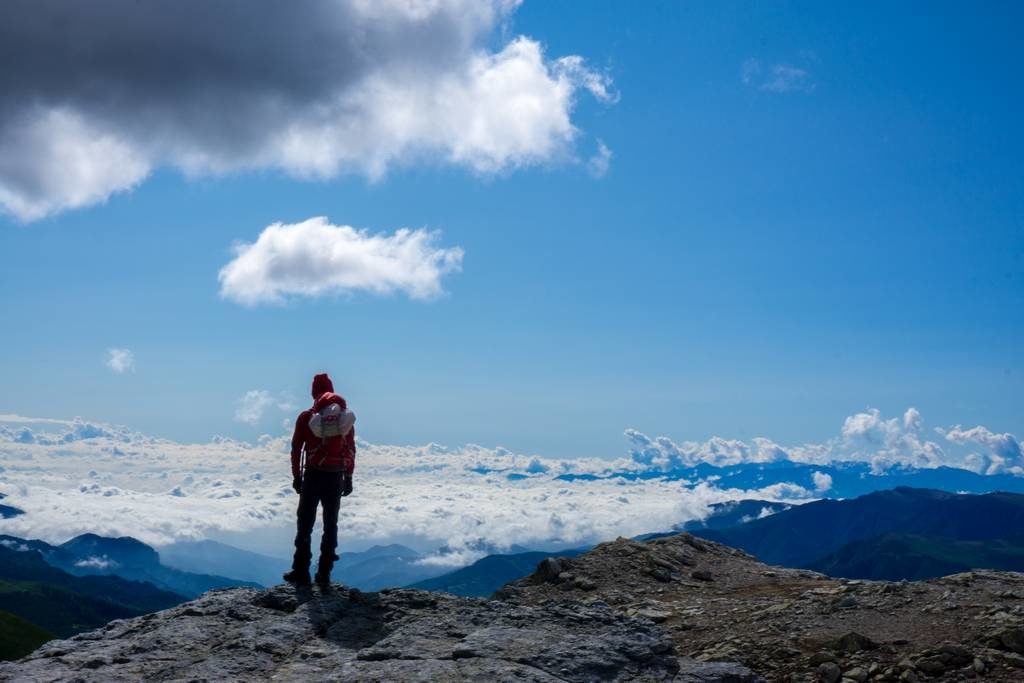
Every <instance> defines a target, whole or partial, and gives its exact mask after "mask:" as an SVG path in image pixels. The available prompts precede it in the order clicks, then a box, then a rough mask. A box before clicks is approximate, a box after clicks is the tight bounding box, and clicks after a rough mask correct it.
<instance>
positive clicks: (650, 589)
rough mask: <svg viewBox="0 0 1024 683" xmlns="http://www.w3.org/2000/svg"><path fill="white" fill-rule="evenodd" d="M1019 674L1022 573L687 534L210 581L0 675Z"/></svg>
mask: <svg viewBox="0 0 1024 683" xmlns="http://www.w3.org/2000/svg"><path fill="white" fill-rule="evenodd" d="M143 678H145V679H150V680H253V679H263V678H276V679H278V680H300V679H301V680H328V679H329V680H351V681H438V680H441V681H443V680H479V681H506V680H508V681H604V680H637V681H681V682H684V683H697V682H700V681H721V682H723V683H753V682H754V681H761V680H769V681H808V682H824V683H863V682H864V681H903V682H913V681H933V680H934V681H956V680H968V679H981V680H993V681H1021V680H1024V575H1022V574H1015V573H1008V572H970V573H964V574H957V575H954V576H949V577H945V578H942V579H936V580H931V581H924V582H916V583H905V582H902V583H889V582H867V581H843V580H837V579H830V578H828V577H825V576H823V575H821V574H817V573H814V572H809V571H803V570H793V569H783V568H778V567H769V566H767V565H764V564H762V563H760V562H757V561H756V560H754V559H753V558H752V557H750V556H749V555H746V554H745V553H743V552H741V551H738V550H734V549H732V548H729V547H726V546H722V545H718V544H716V543H712V542H709V541H705V540H701V539H698V538H695V537H693V536H691V535H689V534H680V535H676V536H669V537H665V538H659V539H655V540H651V541H647V542H637V541H633V540H628V539H618V540H616V541H613V542H609V543H604V544H601V545H599V546H597V547H596V548H595V549H593V550H592V551H590V552H589V553H586V554H584V555H581V556H579V557H575V558H571V559H569V558H548V559H546V560H544V561H543V562H541V563H540V565H539V566H538V567H537V570H536V571H535V572H534V573H533V574H531V575H530V576H528V577H525V578H523V579H520V580H518V581H515V582H513V583H511V584H508V585H506V586H505V587H504V588H502V589H501V590H500V591H498V593H497V594H495V596H494V597H493V598H492V599H490V600H483V599H473V598H460V597H455V596H451V595H447V594H443V593H429V592H425V591H419V590H410V589H392V590H383V591H380V592H379V593H360V592H359V591H356V590H352V589H349V588H346V587H344V586H340V585H335V586H333V587H332V588H331V589H328V590H323V591H321V590H319V589H313V590H307V589H295V588H293V587H290V586H276V587H274V588H271V589H268V590H257V589H252V588H234V589H225V590H217V591H211V592H209V593H206V594H205V595H203V596H202V597H200V598H198V599H197V600H194V601H192V602H189V603H185V604H183V605H179V606H177V607H174V608H172V609H168V610H164V611H162V612H157V613H153V614H148V615H145V616H143V617H138V618H135V619H128V620H119V621H114V622H111V623H110V624H108V625H107V626H105V627H104V628H102V629H99V630H96V631H92V632H89V633H83V634H80V635H78V636H75V637H74V638H71V639H68V640H62V641H52V642H50V643H47V644H46V645H44V646H43V647H41V648H40V649H39V650H37V651H36V652H34V653H32V654H31V655H30V656H28V657H26V658H25V659H23V660H20V661H18V662H12V663H7V664H3V665H0V680H4V681H22V680H24V681H57V680H59V681H67V680H80V681H89V680H97V681H99V680H102V681H117V680H139V679H143Z"/></svg>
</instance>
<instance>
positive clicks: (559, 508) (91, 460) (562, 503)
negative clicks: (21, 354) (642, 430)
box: [0, 427, 812, 564]
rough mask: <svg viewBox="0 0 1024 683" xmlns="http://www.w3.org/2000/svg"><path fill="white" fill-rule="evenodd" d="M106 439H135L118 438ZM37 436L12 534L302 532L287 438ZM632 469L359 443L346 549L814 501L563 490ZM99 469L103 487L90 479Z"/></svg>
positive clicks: (486, 544) (641, 523)
mask: <svg viewBox="0 0 1024 683" xmlns="http://www.w3.org/2000/svg"><path fill="white" fill-rule="evenodd" d="M106 433H109V434H111V435H117V434H121V433H130V432H127V430H120V429H118V428H113V427H108V428H107V429H106ZM38 436H40V437H41V441H45V442H46V443H33V444H19V443H13V442H6V443H0V453H2V458H3V462H4V467H5V471H4V481H5V488H4V492H5V493H8V494H9V499H5V501H4V502H5V503H9V504H11V505H15V506H17V507H19V508H21V509H23V510H25V513H26V514H24V515H20V516H19V517H15V518H11V519H8V520H3V521H2V522H0V530H2V532H3V533H8V534H12V535H16V536H23V537H34V538H43V539H45V540H50V541H54V542H57V541H61V542H62V541H64V540H66V539H67V538H70V537H71V536H74V535H76V534H78V533H84V532H87V531H88V532H94V533H99V534H102V535H108V536H120V535H130V536H134V537H136V538H139V539H141V540H143V541H145V542H147V543H152V544H157V545H159V544H161V543H166V542H168V541H170V540H173V539H183V538H202V537H209V536H211V535H215V534H217V533H220V532H256V531H259V532H261V533H271V532H273V533H278V534H280V535H281V537H282V538H286V537H287V535H288V534H289V533H293V532H291V531H290V530H291V529H292V528H293V525H294V514H295V510H294V507H295V496H294V493H293V492H292V491H291V475H290V472H289V459H288V455H287V451H286V449H285V438H284V437H278V438H274V439H269V438H268V439H262V440H261V442H260V444H259V445H248V444H244V443H240V442H237V441H232V440H229V439H217V440H214V441H212V442H210V443H205V444H180V443H174V442H171V441H166V440H160V439H151V438H149V437H144V436H141V435H136V436H135V437H134V440H131V441H129V442H128V443H125V442H123V441H120V440H119V439H117V438H115V437H112V436H97V437H94V438H88V439H78V440H73V441H69V442H66V443H65V442H63V441H62V438H61V435H59V434H53V435H47V434H40V435H38ZM115 447H116V448H117V450H118V453H119V454H116V455H115V454H114V450H113V449H114V448H115ZM629 465H630V462H629V461H626V460H622V461H619V462H617V463H615V462H609V461H607V460H602V459H578V460H556V459H549V458H542V457H539V456H534V455H519V454H515V453H511V452H509V451H508V450H506V449H503V448H493V449H489V448H483V447H481V446H474V445H469V446H465V447H462V448H444V447H440V446H437V445H433V444H432V445H427V446H421V447H411V446H385V445H375V444H369V443H366V442H362V441H361V442H360V444H359V454H358V456H357V464H356V480H355V484H356V493H355V494H354V495H353V496H351V497H349V498H346V499H345V501H344V503H343V505H342V512H341V525H342V527H343V528H344V529H345V530H346V535H347V538H348V539H359V540H362V541H371V540H374V539H379V540H381V541H384V540H386V539H394V538H398V537H404V538H409V537H415V538H418V539H422V540H423V541H424V542H425V544H427V545H433V546H434V547H441V546H443V547H444V548H445V550H444V552H441V553H438V554H437V555H436V556H433V557H431V559H430V560H429V562H431V563H436V564H446V563H447V564H451V563H461V562H465V561H472V560H475V559H477V558H478V557H480V556H481V555H483V554H486V553H487V552H493V551H494V550H500V549H507V548H509V547H510V546H511V545H513V544H520V545H527V546H532V547H537V546H544V545H549V546H550V545H563V546H564V545H575V544H581V543H588V542H592V541H597V540H600V539H606V538H613V537H615V536H617V535H635V534H639V533H643V532H647V531H652V530H662V529H668V528H671V527H672V525H674V524H677V523H679V522H682V521H684V520H687V519H692V518H695V517H703V516H706V515H707V514H708V512H709V508H708V506H709V505H710V504H712V503H716V502H722V501H726V500H733V499H739V498H744V497H754V498H761V499H769V500H779V499H781V500H787V501H791V502H795V501H799V500H807V499H809V498H810V497H812V494H811V492H810V491H808V490H806V489H805V488H802V487H800V486H796V485H792V484H778V485H773V486H770V487H765V488H761V489H754V490H738V489H735V490H734V489H729V490H720V489H718V488H715V487H714V486H712V485H709V484H706V483H705V484H697V485H694V482H688V481H680V480H676V481H670V480H667V479H657V478H655V479H636V480H630V479H627V478H623V477H612V478H598V479H594V480H589V481H584V480H579V481H575V482H568V481H565V480H562V479H559V476H560V475H562V474H564V473H566V472H577V473H597V472H603V471H604V470H605V469H606V468H607V467H609V466H613V467H617V468H620V469H622V468H627V467H628V466H629ZM90 470H93V471H94V472H95V475H94V476H88V475H87V474H86V473H87V472H89V471H90ZM509 475H513V476H509ZM19 520H20V521H19ZM286 545H287V541H286V540H285V541H284V545H283V546H282V547H283V548H284V550H282V552H287V547H286Z"/></svg>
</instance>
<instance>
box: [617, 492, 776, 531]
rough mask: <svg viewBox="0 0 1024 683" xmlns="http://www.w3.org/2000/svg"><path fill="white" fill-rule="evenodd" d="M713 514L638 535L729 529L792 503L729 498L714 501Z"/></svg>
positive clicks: (772, 512)
mask: <svg viewBox="0 0 1024 683" xmlns="http://www.w3.org/2000/svg"><path fill="white" fill-rule="evenodd" d="M710 507H711V514H709V515H708V516H707V517H705V518H703V519H691V520H690V521H688V522H683V523H682V524H677V525H675V526H674V527H673V528H672V530H671V531H659V532H655V533H650V534H643V535H641V536H637V537H636V538H637V540H638V541H647V540H650V539H652V538H660V537H663V536H671V535H673V534H678V533H679V532H681V531H699V530H701V529H728V528H730V527H734V526H738V525H740V524H746V523H747V522H752V521H754V520H756V519H763V518H765V517H768V516H769V515H774V514H775V513H777V512H782V511H783V510H788V509H789V508H791V507H792V506H791V505H788V504H786V503H777V502H774V501H770V500H756V499H745V500H729V501H725V502H723V503H712V504H711V506H710Z"/></svg>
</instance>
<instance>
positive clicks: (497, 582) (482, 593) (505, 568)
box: [408, 548, 586, 598]
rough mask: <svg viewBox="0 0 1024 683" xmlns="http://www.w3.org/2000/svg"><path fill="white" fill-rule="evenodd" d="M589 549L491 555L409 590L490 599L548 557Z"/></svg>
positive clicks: (410, 586) (419, 583)
mask: <svg viewBox="0 0 1024 683" xmlns="http://www.w3.org/2000/svg"><path fill="white" fill-rule="evenodd" d="M585 550H586V549H584V548H580V549H573V550H563V551H560V552H557V553H552V552H543V551H530V552H525V553H513V554H509V555H488V556H487V557H484V558H482V559H479V560H477V561H476V562H474V563H473V564H471V565H469V566H468V567H463V568H461V569H456V570H455V571H453V572H448V573H447V574H442V575H441V576H437V577H434V578H432V579H427V580H425V581H419V582H417V583H414V584H411V585H409V586H408V588H420V589H422V590H428V591H441V592H443V593H451V594H452V595H462V596H465V597H481V598H482V597H487V596H489V595H491V594H492V593H493V592H494V591H496V590H498V589H499V588H501V587H502V586H504V585H505V584H506V583H508V582H509V581H515V580H516V579H520V578H522V577H524V576H526V575H527V574H529V573H530V572H532V571H533V570H534V569H536V568H537V564H538V563H539V562H540V561H541V560H543V559H544V558H545V557H552V556H558V557H575V556H576V555H579V554H580V553H582V552H585Z"/></svg>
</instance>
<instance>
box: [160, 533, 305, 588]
mask: <svg viewBox="0 0 1024 683" xmlns="http://www.w3.org/2000/svg"><path fill="white" fill-rule="evenodd" d="M159 552H160V561H161V562H162V563H163V564H165V565H167V566H168V567H173V568H175V569H180V570H183V571H187V572H194V573H197V574H206V573H209V574H215V575H219V576H227V577H230V578H232V579H236V580H239V581H251V582H253V583H258V584H260V585H263V586H273V585H275V584H278V583H281V574H283V573H284V572H286V571H288V569H289V567H291V561H290V560H287V559H284V558H281V557H270V556H269V555H261V554H259V553H254V552H250V551H248V550H242V549H241V548H235V547H234V546H230V545H227V544H224V543H218V542H217V541H209V540H206V541H180V542H177V543H171V544H169V545H164V546H160V548H159Z"/></svg>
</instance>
